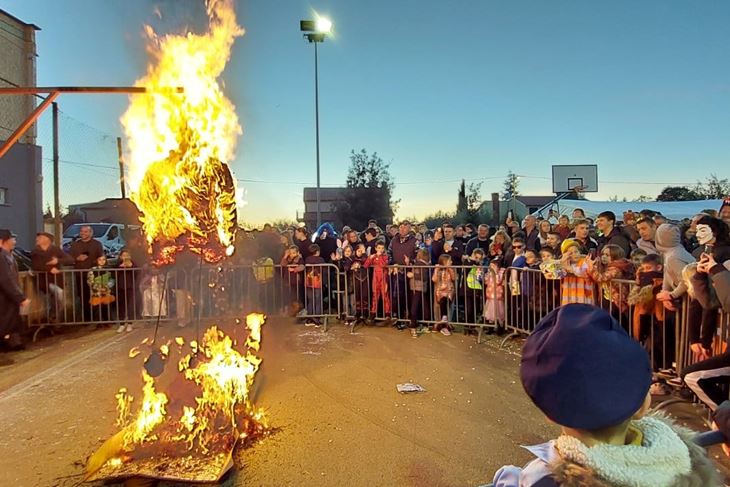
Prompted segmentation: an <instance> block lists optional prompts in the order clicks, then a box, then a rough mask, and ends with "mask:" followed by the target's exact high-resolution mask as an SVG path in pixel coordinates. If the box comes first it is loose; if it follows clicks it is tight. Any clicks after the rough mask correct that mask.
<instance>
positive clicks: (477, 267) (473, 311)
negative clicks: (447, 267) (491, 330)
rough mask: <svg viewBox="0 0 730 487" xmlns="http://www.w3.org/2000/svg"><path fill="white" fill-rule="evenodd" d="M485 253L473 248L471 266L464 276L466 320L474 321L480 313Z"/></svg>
mask: <svg viewBox="0 0 730 487" xmlns="http://www.w3.org/2000/svg"><path fill="white" fill-rule="evenodd" d="M485 256H486V253H485V252H484V250H482V249H474V251H473V252H472V254H471V256H470V257H469V261H470V262H471V263H472V266H471V268H470V269H469V272H468V273H467V276H466V289H465V292H466V299H465V303H464V305H465V306H466V310H465V311H466V322H467V323H476V320H477V317H479V316H481V315H482V307H483V304H484V303H483V301H484V299H483V296H484V290H483V286H482V282H483V281H484V268H483V265H484V258H485Z"/></svg>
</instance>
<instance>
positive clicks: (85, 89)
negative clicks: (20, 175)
mask: <svg viewBox="0 0 730 487" xmlns="http://www.w3.org/2000/svg"><path fill="white" fill-rule="evenodd" d="M170 89H171V90H173V91H174V92H175V93H182V92H183V89H182V88H180V87H177V88H170ZM159 91H160V90H156V92H158V93H159ZM40 93H47V94H48V96H47V97H46V98H45V99H44V100H43V102H42V103H41V104H40V105H38V106H37V107H36V109H35V110H33V111H32V112H31V113H30V114H29V115H28V117H27V118H26V119H25V120H24V121H23V123H21V124H20V126H19V127H18V128H17V129H15V132H13V133H12V135H10V137H9V138H8V139H7V140H6V141H5V142H4V143H3V145H2V147H0V158H2V157H3V156H4V155H5V154H7V152H8V151H9V150H10V148H11V147H13V145H15V143H16V142H17V141H18V140H19V139H20V138H21V137H22V136H23V134H24V133H25V132H26V131H27V130H28V129H29V128H30V127H31V126H32V125H33V124H34V123H35V121H36V120H38V117H40V116H41V113H43V111H44V110H45V109H46V108H48V107H49V106H50V105H51V103H53V102H54V101H55V100H56V98H58V97H59V95H60V94H61V93H92V94H100V93H116V94H135V93H151V91H148V90H147V88H145V87H143V86H56V87H26V86H20V87H12V88H0V95H37V94H40Z"/></svg>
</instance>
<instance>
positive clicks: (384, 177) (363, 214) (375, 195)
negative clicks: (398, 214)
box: [337, 149, 398, 229]
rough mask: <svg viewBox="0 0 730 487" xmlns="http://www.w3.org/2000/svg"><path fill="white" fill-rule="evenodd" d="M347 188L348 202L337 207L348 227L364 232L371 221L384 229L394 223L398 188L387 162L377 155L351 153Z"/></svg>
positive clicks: (361, 152) (365, 152)
mask: <svg viewBox="0 0 730 487" xmlns="http://www.w3.org/2000/svg"><path fill="white" fill-rule="evenodd" d="M346 186H347V191H346V192H345V195H344V201H342V202H341V203H340V204H338V205H337V214H338V216H339V217H340V219H341V221H342V222H343V223H344V224H345V225H349V226H350V227H352V228H357V229H364V228H365V227H367V223H368V220H369V219H371V218H374V219H376V220H377V221H378V223H380V224H381V225H384V224H386V223H390V222H392V221H393V215H394V214H395V211H396V210H397V207H398V201H396V200H394V199H393V190H394V189H395V184H394V183H393V178H392V177H391V175H390V164H389V163H386V162H383V159H381V158H380V157H379V156H378V154H377V152H373V153H372V154H368V152H367V151H366V150H365V149H362V150H360V151H359V152H355V151H354V150H353V151H351V152H350V168H349V169H348V172H347V181H346Z"/></svg>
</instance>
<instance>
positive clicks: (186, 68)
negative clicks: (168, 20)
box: [121, 0, 243, 264]
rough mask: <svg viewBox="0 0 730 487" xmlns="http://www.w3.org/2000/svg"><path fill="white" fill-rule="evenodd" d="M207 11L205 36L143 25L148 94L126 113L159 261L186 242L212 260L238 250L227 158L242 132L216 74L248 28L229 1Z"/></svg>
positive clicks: (137, 186)
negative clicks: (163, 31) (159, 30)
mask: <svg viewBox="0 0 730 487" xmlns="http://www.w3.org/2000/svg"><path fill="white" fill-rule="evenodd" d="M207 11H208V17H209V20H210V29H209V32H207V33H205V34H192V33H188V34H186V35H165V36H158V35H157V34H156V33H155V32H154V31H153V30H152V28H151V27H149V26H146V33H147V36H148V39H149V43H148V50H149V53H150V54H151V56H152V58H153V63H151V64H150V65H149V66H148V69H147V74H146V75H145V76H144V77H142V78H141V79H139V80H138V81H137V83H136V85H137V86H145V87H147V89H148V91H149V92H151V93H148V94H141V95H133V96H131V97H130V105H129V108H128V109H127V111H126V112H125V113H124V115H123V116H122V118H121V122H122V125H123V126H124V130H125V133H126V135H127V139H128V147H129V155H128V167H129V174H128V176H127V181H128V183H129V186H130V188H131V199H132V201H134V203H135V204H136V205H137V207H138V208H139V209H140V211H141V212H142V213H143V217H142V224H143V229H144V232H145V235H146V237H147V242H148V245H149V246H150V248H151V250H152V253H153V258H154V261H155V262H156V263H158V264H161V263H171V262H173V261H174V260H175V254H177V253H178V252H180V251H182V250H183V249H184V248H185V247H188V248H190V249H191V250H192V251H194V252H196V253H199V254H202V255H203V257H204V258H205V260H206V261H208V262H217V261H219V260H221V259H222V258H223V257H224V256H225V255H231V254H232V252H233V242H234V238H235V231H236V225H237V222H236V218H237V217H236V184H235V180H234V179H233V177H232V175H231V173H230V170H229V169H228V166H227V163H228V162H229V161H231V160H232V159H233V156H234V151H235V148H236V142H237V138H238V136H239V135H241V133H242V130H241V126H240V124H239V122H238V117H237V116H236V112H235V107H234V106H233V104H232V103H231V101H230V100H229V99H228V98H226V96H225V95H224V94H223V91H222V90H221V86H220V85H219V83H218V77H219V76H220V75H221V73H222V72H223V69H224V68H225V65H226V62H227V61H228V59H229V58H230V53H231V46H232V45H233V42H234V40H235V39H236V37H238V36H241V35H242V34H243V29H242V28H241V27H239V26H238V24H237V23H236V18H235V12H234V10H233V2H232V0H209V1H208V2H207ZM174 87H182V88H183V89H184V93H177V92H175V90H171V89H170V88H174Z"/></svg>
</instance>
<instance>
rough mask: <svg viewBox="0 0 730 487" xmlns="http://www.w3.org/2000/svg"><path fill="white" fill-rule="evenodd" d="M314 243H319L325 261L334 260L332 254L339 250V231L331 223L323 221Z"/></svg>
mask: <svg viewBox="0 0 730 487" xmlns="http://www.w3.org/2000/svg"><path fill="white" fill-rule="evenodd" d="M315 236H316V238H315V240H314V243H316V244H317V245H319V250H320V253H321V256H322V258H323V259H324V261H325V262H327V263H330V262H332V254H333V253H335V252H337V249H338V245H337V232H335V229H334V227H333V226H332V224H330V223H323V224H321V225H320V226H319V228H318V229H317V232H316V233H315Z"/></svg>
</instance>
